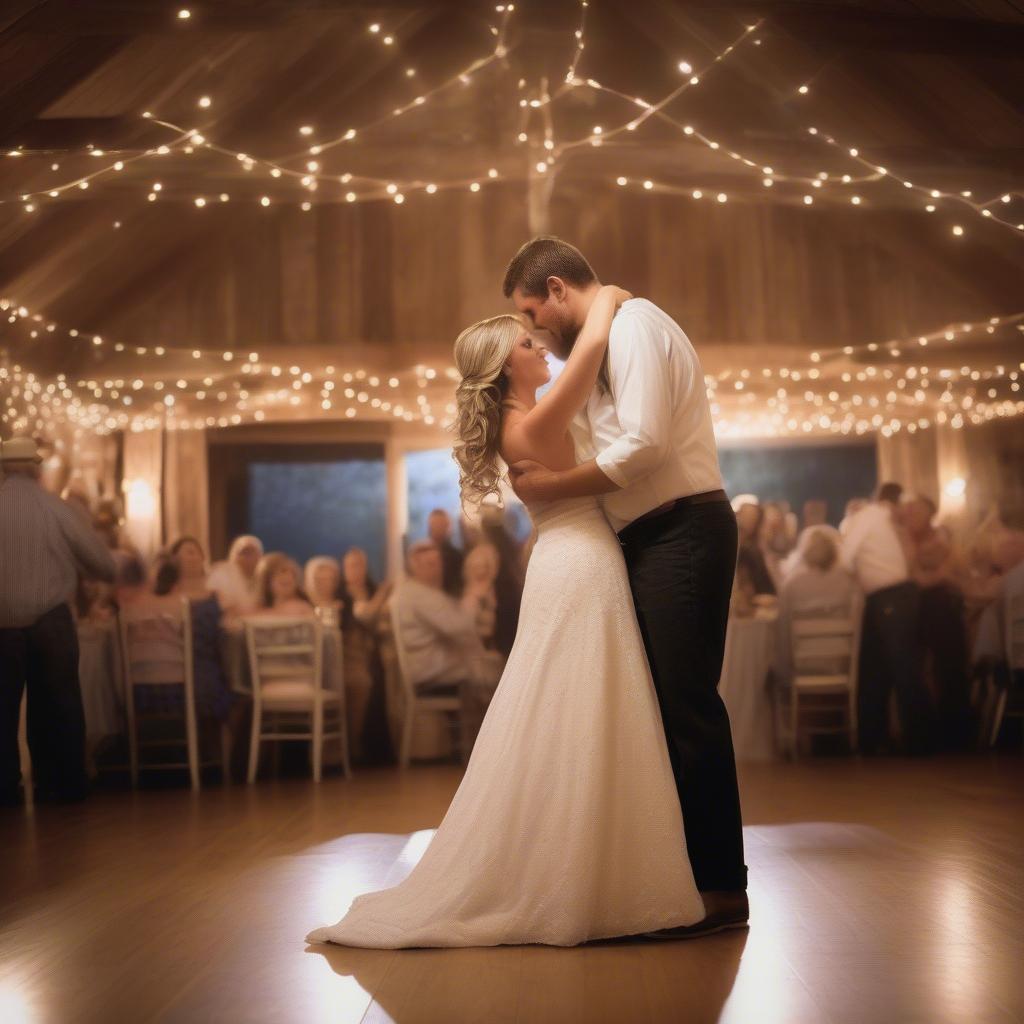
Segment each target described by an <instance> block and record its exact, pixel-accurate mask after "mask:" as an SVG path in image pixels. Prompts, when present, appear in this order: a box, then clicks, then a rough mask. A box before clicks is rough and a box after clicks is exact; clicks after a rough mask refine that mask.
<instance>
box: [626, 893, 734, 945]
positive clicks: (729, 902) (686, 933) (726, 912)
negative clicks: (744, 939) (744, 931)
mask: <svg viewBox="0 0 1024 1024" xmlns="http://www.w3.org/2000/svg"><path fill="white" fill-rule="evenodd" d="M701 897H702V898H703V900H704V910H705V912H706V913H705V915H704V917H703V919H702V920H700V921H698V922H697V923H696V924H688V925H680V926H679V927H678V928H661V929H659V930H658V931H656V932H644V934H643V937H644V938H645V939H660V940H662V941H665V940H672V939H698V938H700V937H701V936H703V935H714V934H715V933H716V932H724V931H728V930H729V929H731V928H746V927H748V923H749V919H750V904H749V902H748V901H747V894H746V892H744V891H743V890H742V889H740V890H739V891H737V892H702V893H701Z"/></svg>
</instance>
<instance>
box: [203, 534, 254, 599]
mask: <svg viewBox="0 0 1024 1024" xmlns="http://www.w3.org/2000/svg"><path fill="white" fill-rule="evenodd" d="M262 557H263V543H262V542H261V541H260V539H259V537H253V536H251V535H250V534H244V535H243V536H241V537H236V538H235V540H234V542H233V543H232V545H231V550H230V551H229V552H228V557H227V559H226V560H225V561H223V562H217V564H216V565H214V566H213V568H212V569H211V570H210V575H209V576H208V577H207V580H206V585H207V586H208V587H209V588H210V590H213V591H215V592H216V594H217V598H218V600H219V601H220V605H221V607H222V608H223V609H224V613H225V616H232V617H241V616H243V615H247V614H248V613H249V612H252V611H255V610H256V608H258V607H259V603H260V594H259V581H258V579H257V573H256V570H257V568H258V567H259V564H260V559H261V558H262Z"/></svg>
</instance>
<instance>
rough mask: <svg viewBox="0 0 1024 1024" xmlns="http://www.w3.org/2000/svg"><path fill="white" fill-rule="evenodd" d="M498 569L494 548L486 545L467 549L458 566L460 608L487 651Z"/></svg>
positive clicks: (495, 607) (491, 637)
mask: <svg viewBox="0 0 1024 1024" xmlns="http://www.w3.org/2000/svg"><path fill="white" fill-rule="evenodd" d="M499 568H500V566H499V557H498V549H497V548H496V547H495V546H494V545H493V544H487V543H484V544H477V546H476V547H475V548H471V549H470V551H469V554H467V555H466V560H465V562H463V564H462V576H463V581H462V607H463V608H464V609H465V610H466V611H467V612H469V613H470V614H471V615H472V616H473V618H474V620H475V621H476V631H477V634H478V635H479V637H480V640H481V642H482V643H483V645H484V647H489V648H493V647H494V634H495V627H496V623H497V610H498V598H497V593H496V590H495V582H496V581H497V579H498V570H499Z"/></svg>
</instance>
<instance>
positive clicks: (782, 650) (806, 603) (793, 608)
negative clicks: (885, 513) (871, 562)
mask: <svg viewBox="0 0 1024 1024" xmlns="http://www.w3.org/2000/svg"><path fill="white" fill-rule="evenodd" d="M805 532H806V531H805ZM856 602H857V587H856V584H855V583H854V581H853V577H852V576H851V575H850V574H849V573H848V572H847V571H846V570H845V569H843V568H842V566H840V565H839V545H838V542H837V540H836V538H835V537H833V536H830V535H829V534H828V533H825V532H823V531H821V530H817V531H813V532H810V534H809V537H808V540H807V541H806V543H805V544H804V550H803V555H802V564H801V567H800V568H799V569H797V570H795V571H794V572H793V574H792V575H791V576H789V578H788V579H787V580H786V581H785V583H783V585H782V589H781V590H780V591H779V618H778V637H777V643H776V658H775V672H776V676H777V678H778V680H779V681H780V682H781V683H782V684H783V685H786V684H788V682H789V680H790V678H791V676H792V671H793V648H792V629H793V623H794V621H796V620H798V619H810V618H816V619H852V618H856V615H857V607H856Z"/></svg>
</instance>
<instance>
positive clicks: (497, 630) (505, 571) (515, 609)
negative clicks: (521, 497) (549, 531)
mask: <svg viewBox="0 0 1024 1024" xmlns="http://www.w3.org/2000/svg"><path fill="white" fill-rule="evenodd" d="M480 533H481V537H482V538H483V540H484V542H485V543H488V544H490V545H491V546H492V547H493V548H494V549H495V550H496V551H497V552H498V575H497V576H496V577H495V580H494V597H495V608H494V649H495V650H496V651H500V652H501V653H502V654H503V655H504V656H505V657H506V658H507V657H508V656H509V654H510V653H511V651H512V645H513V644H514V643H515V641H516V632H517V630H518V629H519V608H520V606H521V605H522V603H523V584H524V582H525V573H524V572H523V559H522V552H521V551H520V548H519V544H518V543H517V542H516V539H515V538H514V537H513V536H512V534H511V533H509V531H508V530H507V529H506V527H505V512H504V509H501V508H498V507H497V506H491V507H487V508H484V510H483V514H482V515H481V517H480Z"/></svg>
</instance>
